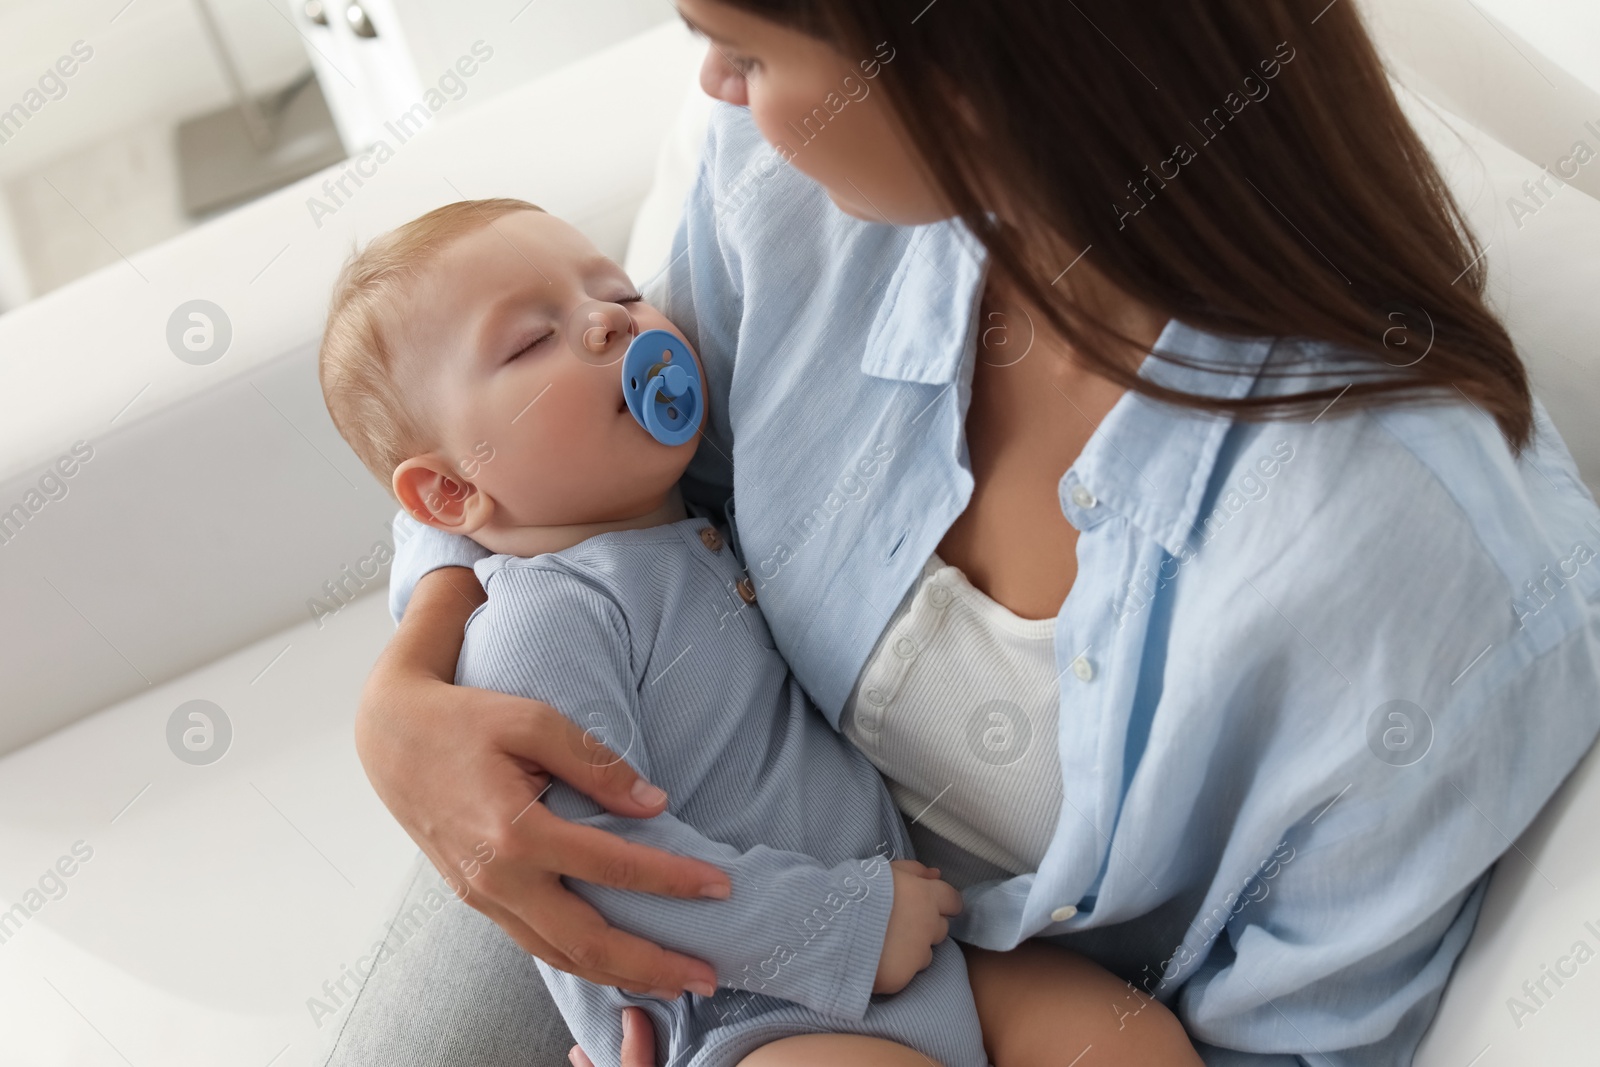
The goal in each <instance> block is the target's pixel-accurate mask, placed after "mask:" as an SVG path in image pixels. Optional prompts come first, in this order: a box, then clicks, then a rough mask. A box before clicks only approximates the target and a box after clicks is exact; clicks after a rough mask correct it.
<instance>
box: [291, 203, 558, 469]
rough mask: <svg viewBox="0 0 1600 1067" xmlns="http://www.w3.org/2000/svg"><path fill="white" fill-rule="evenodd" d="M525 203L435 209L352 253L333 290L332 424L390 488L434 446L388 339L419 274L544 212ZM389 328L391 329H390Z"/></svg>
mask: <svg viewBox="0 0 1600 1067" xmlns="http://www.w3.org/2000/svg"><path fill="white" fill-rule="evenodd" d="M543 210H544V209H543V208H541V207H538V206H537V205H534V204H530V203H528V202H527V201H525V200H511V199H505V198H500V199H493V200H462V201H458V202H457V203H454V204H446V205H445V206H444V207H441V208H435V209H434V210H432V211H430V212H428V213H427V214H426V215H423V216H421V217H420V218H416V219H412V220H411V221H410V222H408V223H406V224H405V225H403V226H399V227H397V228H395V229H393V230H390V231H389V232H388V233H386V234H383V235H382V236H380V237H376V238H374V239H373V240H372V241H371V242H370V243H369V244H368V245H367V247H366V248H364V249H362V250H361V251H360V252H358V253H356V254H355V255H352V256H351V257H350V259H349V261H348V262H346V263H345V265H344V268H343V269H342V270H340V272H339V278H338V280H337V281H335V282H334V285H333V296H332V299H331V300H330V301H329V304H328V324H327V326H326V328H325V329H324V330H323V333H322V347H321V350H320V351H319V352H318V356H317V372H318V377H319V378H320V379H321V382H322V399H323V401H324V402H325V403H326V404H327V405H328V414H329V415H331V416H332V417H333V425H334V426H335V427H336V428H337V429H338V431H339V434H340V435H341V436H342V437H343V438H344V439H345V441H346V442H347V443H348V444H349V445H350V447H351V449H353V450H354V451H355V454H356V455H357V456H359V457H361V462H362V463H364V464H366V466H367V469H368V470H370V471H371V472H372V473H373V474H374V475H376V476H377V479H378V480H379V481H380V482H382V483H383V486H384V488H385V489H388V490H389V491H390V493H391V495H392V494H393V487H392V486H391V484H390V483H391V481H392V480H393V477H394V471H395V468H396V467H398V466H399V465H400V464H401V463H402V462H404V461H405V460H407V459H410V458H411V457H412V456H417V455H421V454H422V453H424V452H427V451H428V450H429V449H431V448H433V447H434V446H435V442H434V441H433V440H432V437H433V434H432V432H431V429H430V427H429V425H428V422H427V420H425V419H424V418H423V417H421V416H420V415H419V414H418V408H419V405H418V404H417V403H416V402H415V398H408V397H407V396H405V394H404V391H403V390H402V389H401V388H400V385H399V382H398V381H397V380H396V375H395V373H394V370H395V368H394V350H393V348H392V347H391V346H390V344H389V340H388V336H390V335H389V334H386V326H385V324H386V323H392V322H393V321H394V319H395V316H396V313H397V312H398V311H399V309H400V308H401V307H402V306H403V305H402V300H403V297H404V290H405V288H406V285H407V283H408V282H410V281H411V280H413V279H414V278H415V277H416V275H417V273H418V272H419V271H420V269H421V268H422V267H423V266H425V265H426V264H427V263H428V261H429V260H430V259H431V258H432V257H433V256H434V255H436V254H437V253H438V252H439V251H440V250H441V249H442V248H444V247H445V246H446V245H448V244H449V243H450V242H451V241H454V240H455V239H456V238H458V237H461V236H464V235H465V234H468V233H471V232H472V231H474V230H476V229H478V228H479V227H482V226H488V225H492V224H493V223H494V221H495V220H496V219H498V218H501V217H502V216H504V215H509V214H511V213H512V212H514V211H543ZM388 329H391V330H392V326H390V327H388Z"/></svg>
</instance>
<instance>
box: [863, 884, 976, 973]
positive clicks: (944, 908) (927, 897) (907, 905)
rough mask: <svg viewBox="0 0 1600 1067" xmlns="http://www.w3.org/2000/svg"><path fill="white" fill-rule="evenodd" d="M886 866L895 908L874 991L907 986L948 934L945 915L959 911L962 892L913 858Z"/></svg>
mask: <svg viewBox="0 0 1600 1067" xmlns="http://www.w3.org/2000/svg"><path fill="white" fill-rule="evenodd" d="M889 866H890V867H891V868H893V874H894V907H893V908H891V909H890V911H889V929H888V931H887V932H886V933H885V934H884V936H883V955H882V956H880V957H878V976H877V978H876V980H874V981H873V983H872V991H873V992H874V993H898V992H900V990H902V989H904V988H905V987H906V986H907V985H909V984H910V983H911V979H913V978H915V977H916V976H917V972H918V971H920V970H922V969H923V968H924V967H926V966H928V964H930V963H932V962H933V946H934V945H937V944H938V943H939V942H941V941H943V940H944V939H945V937H946V935H948V934H949V933H950V923H949V921H948V920H946V918H945V916H947V915H959V914H960V913H961V894H960V893H958V892H956V890H955V887H954V886H952V885H949V884H948V883H946V882H941V881H940V880H939V872H938V870H937V869H936V868H933V867H924V866H923V865H922V864H920V863H918V862H917V861H916V860H895V861H894V862H893V863H891V864H889Z"/></svg>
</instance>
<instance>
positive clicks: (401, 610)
mask: <svg viewBox="0 0 1600 1067" xmlns="http://www.w3.org/2000/svg"><path fill="white" fill-rule="evenodd" d="M393 529H394V563H393V565H392V566H390V568H389V614H390V615H391V616H393V618H394V623H395V625H396V626H398V625H400V620H401V619H402V618H404V617H405V613H406V605H407V604H409V603H411V591H412V590H414V589H415V588H416V587H417V583H418V582H420V581H422V576H423V575H424V574H427V573H428V572H429V571H432V570H438V569H439V568H440V567H470V566H472V565H473V564H474V563H476V562H478V560H480V559H483V558H485V557H486V556H488V555H490V552H489V550H488V549H487V548H484V547H483V546H482V545H480V544H478V542H476V541H474V540H473V539H472V538H470V537H463V536H461V535H460V534H447V533H445V532H444V531H443V530H435V529H434V528H433V527H432V526H427V525H424V524H423V523H420V522H418V521H417V520H416V519H413V518H412V517H411V516H410V515H407V514H406V513H405V512H404V511H397V512H395V514H394V526H393Z"/></svg>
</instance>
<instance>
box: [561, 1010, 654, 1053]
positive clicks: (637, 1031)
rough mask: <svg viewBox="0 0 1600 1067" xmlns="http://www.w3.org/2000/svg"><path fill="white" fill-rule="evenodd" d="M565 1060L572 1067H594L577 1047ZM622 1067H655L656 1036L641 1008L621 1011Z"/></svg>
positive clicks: (574, 1046)
mask: <svg viewBox="0 0 1600 1067" xmlns="http://www.w3.org/2000/svg"><path fill="white" fill-rule="evenodd" d="M567 1059H568V1060H571V1061H572V1067H594V1061H593V1060H591V1059H590V1058H589V1057H588V1055H587V1054H585V1053H584V1051H583V1049H581V1048H579V1047H578V1046H577V1045H573V1046H572V1051H571V1052H569V1053H567ZM622 1067H656V1035H655V1031H654V1030H652V1029H651V1028H650V1016H648V1015H646V1014H645V1013H644V1009H642V1008H623V1009H622Z"/></svg>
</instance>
